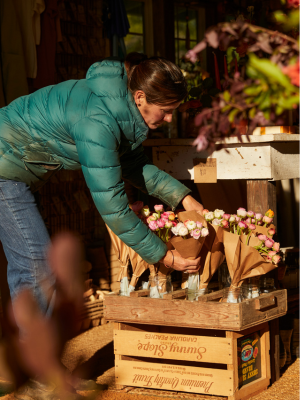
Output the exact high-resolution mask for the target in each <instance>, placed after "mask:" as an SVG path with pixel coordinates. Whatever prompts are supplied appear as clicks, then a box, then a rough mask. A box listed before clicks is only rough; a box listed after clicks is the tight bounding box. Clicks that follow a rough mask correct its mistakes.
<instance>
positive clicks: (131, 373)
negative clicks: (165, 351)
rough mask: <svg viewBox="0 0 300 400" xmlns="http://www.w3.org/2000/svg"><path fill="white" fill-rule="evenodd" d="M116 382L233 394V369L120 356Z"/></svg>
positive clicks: (156, 387) (225, 394)
mask: <svg viewBox="0 0 300 400" xmlns="http://www.w3.org/2000/svg"><path fill="white" fill-rule="evenodd" d="M115 369H116V383H117V384H118V385H127V386H138V387H144V388H152V389H162V390H172V391H174V390H176V391H182V392H191V393H204V394H214V395H223V396H230V395H232V394H233V393H232V379H233V372H232V371H227V370H220V369H213V368H196V367H184V366H176V365H170V364H156V363H143V362H137V361H125V360H120V359H116V366H115Z"/></svg>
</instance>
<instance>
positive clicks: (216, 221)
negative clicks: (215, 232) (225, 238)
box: [211, 218, 221, 226]
mask: <svg viewBox="0 0 300 400" xmlns="http://www.w3.org/2000/svg"><path fill="white" fill-rule="evenodd" d="M220 222H221V221H220V220H219V219H218V218H215V219H214V220H212V222H211V223H212V224H213V225H216V226H220Z"/></svg>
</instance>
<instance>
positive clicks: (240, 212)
mask: <svg viewBox="0 0 300 400" xmlns="http://www.w3.org/2000/svg"><path fill="white" fill-rule="evenodd" d="M236 213H237V216H238V217H241V218H244V217H246V216H247V211H246V210H243V209H241V208H239V209H238V210H237V212H236Z"/></svg>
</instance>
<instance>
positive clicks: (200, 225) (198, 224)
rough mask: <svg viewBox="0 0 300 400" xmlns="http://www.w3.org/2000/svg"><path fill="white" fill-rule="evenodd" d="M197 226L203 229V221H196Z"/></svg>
mask: <svg viewBox="0 0 300 400" xmlns="http://www.w3.org/2000/svg"><path fill="white" fill-rule="evenodd" d="M196 225H197V228H199V229H202V227H203V224H202V222H199V221H196Z"/></svg>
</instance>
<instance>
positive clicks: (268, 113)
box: [264, 110, 271, 121]
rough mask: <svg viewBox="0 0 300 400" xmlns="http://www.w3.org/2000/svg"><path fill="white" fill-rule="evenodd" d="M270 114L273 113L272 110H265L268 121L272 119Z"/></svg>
mask: <svg viewBox="0 0 300 400" xmlns="http://www.w3.org/2000/svg"><path fill="white" fill-rule="evenodd" d="M270 115H271V112H270V110H267V111H264V117H265V118H266V120H267V121H269V120H270Z"/></svg>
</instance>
